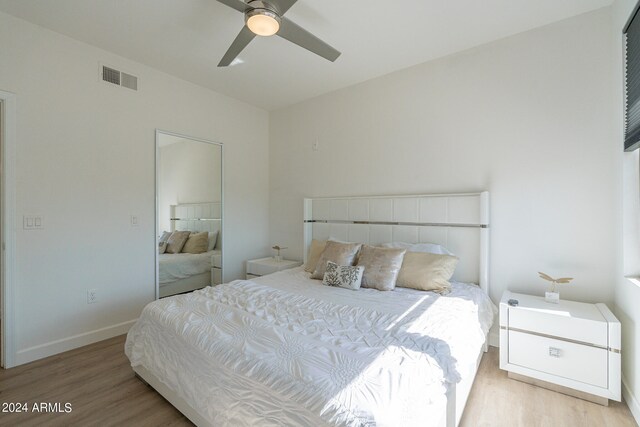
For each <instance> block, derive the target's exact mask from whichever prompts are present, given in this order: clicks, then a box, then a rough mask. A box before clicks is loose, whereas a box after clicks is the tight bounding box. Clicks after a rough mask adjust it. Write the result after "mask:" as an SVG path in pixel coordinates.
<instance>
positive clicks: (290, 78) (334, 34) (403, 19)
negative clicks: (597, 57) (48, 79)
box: [0, 0, 612, 110]
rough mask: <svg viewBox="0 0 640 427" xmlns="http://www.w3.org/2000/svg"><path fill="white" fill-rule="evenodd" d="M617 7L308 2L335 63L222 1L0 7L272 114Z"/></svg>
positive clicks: (55, 1) (304, 17)
mask: <svg viewBox="0 0 640 427" xmlns="http://www.w3.org/2000/svg"><path fill="white" fill-rule="evenodd" d="M611 2H612V0H483V1H478V0H403V1H393V0H387V1H380V0H369V1H356V0H299V1H298V3H296V4H295V5H294V6H293V7H292V8H291V9H290V10H289V12H287V14H286V16H287V17H288V18H289V19H291V20H293V21H294V22H296V23H297V24H299V25H300V26H302V27H304V28H305V29H307V30H308V31H310V32H312V33H314V34H315V35H316V36H318V37H320V38H321V39H323V40H324V41H326V42H327V43H329V44H331V45H332V46H334V47H335V48H337V49H338V50H340V51H341V52H342V56H340V58H338V60H337V61H336V62H335V63H331V62H329V61H327V60H325V59H322V58H320V57H318V56H315V55H314V54H312V53H310V52H307V51H306V50H303V49H302V48H300V47H298V46H296V45H294V44H291V43H289V42H287V41H285V40H284V39H281V38H279V37H268V38H261V37H256V39H254V40H253V41H252V42H251V44H249V46H248V47H247V48H246V49H245V50H244V51H243V52H242V53H241V54H240V59H241V60H242V61H244V62H243V63H241V64H238V65H234V66H231V67H228V68H217V64H218V61H219V60H220V58H222V55H223V54H224V53H225V51H226V50H227V48H228V47H229V45H230V44H231V42H232V41H233V39H234V38H235V37H236V35H237V33H238V32H239V31H240V29H241V27H242V25H243V16H242V14H241V13H239V12H236V11H235V10H233V9H230V8H229V7H227V6H224V5H222V4H220V3H218V2H217V1H215V0H0V11H4V12H6V13H9V14H11V15H14V16H17V17H19V18H23V19H25V20H27V21H31V22H34V23H36V24H38V25H41V26H43V27H46V28H50V29H52V30H54V31H57V32H59V33H62V34H65V35H67V36H70V37H73V38H75V39H78V40H81V41H84V42H86V43H89V44H92V45H95V46H98V47H100V48H103V49H105V50H109V51H112V52H114V53H117V54H119V55H122V56H124V57H127V58H130V59H133V60H135V61H138V62H141V63H143V64H146V65H149V66H152V67H154V68H158V69H160V70H163V71H165V72H167V73H170V74H173V75H175V76H178V77H181V78H183V79H185V80H188V81H191V82H193V83H196V84H199V85H201V86H205V87H208V88H211V89H213V90H215V91H217V92H220V93H223V94H226V95H228V96H231V97H233V98H236V99H239V100H242V101H245V102H248V103H250V104H253V105H255V106H258V107H261V108H265V109H268V110H272V109H277V108H280V107H283V106H287V105H291V104H294V103H297V102H300V101H302V100H305V99H308V98H311V97H314V96H317V95H321V94H324V93H327V92H330V91H333V90H336V89H339V88H342V87H346V86H350V85H353V84H356V83H359V82H362V81H365V80H369V79H371V78H373V77H377V76H380V75H383V74H387V73H390V72H392V71H396V70H399V69H403V68H406V67H409V66H412V65H416V64H420V63H422V62H425V61H428V60H430V59H434V58H437V57H441V56H444V55H448V54H451V53H454V52H458V51H461V50H464V49H468V48H470V47H473V46H477V45H480V44H483V43H487V42H490V41H492V40H496V39H499V38H503V37H506V36H509V35H512V34H515V33H519V32H522V31H526V30H529V29H532V28H535V27H539V26H541V25H545V24H548V23H551V22H554V21H558V20H561V19H564V18H568V17H570V16H574V15H578V14H580V13H584V12H587V11H590V10H594V9H597V8H600V7H603V6H607V5H609V4H611Z"/></svg>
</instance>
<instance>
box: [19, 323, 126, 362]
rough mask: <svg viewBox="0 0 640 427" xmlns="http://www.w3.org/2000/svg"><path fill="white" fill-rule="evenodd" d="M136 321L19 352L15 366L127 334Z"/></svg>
mask: <svg viewBox="0 0 640 427" xmlns="http://www.w3.org/2000/svg"><path fill="white" fill-rule="evenodd" d="M136 320H138V319H134V320H129V321H127V322H122V323H118V324H116V325H111V326H107V327H105V328H100V329H95V330H93V331H89V332H84V333H82V334H78V335H73V336H70V337H67V338H62V339H59V340H55V341H51V342H48V343H44V344H40V345H36V346H34V347H29V348H25V349H24V350H19V351H18V352H17V353H16V356H15V359H14V361H15V365H14V366H18V365H23V364H25V363H29V362H33V361H34V360H38V359H43V358H45V357H48V356H53V355H54V354H58V353H62V352H65V351H68V350H73V349H74V348H78V347H83V346H85V345H89V344H93V343H94V342H98V341H102V340H106V339H109V338H112V337H115V336H118V335H122V334H126V333H127V332H129V328H131V326H133V324H134V323H135V322H136Z"/></svg>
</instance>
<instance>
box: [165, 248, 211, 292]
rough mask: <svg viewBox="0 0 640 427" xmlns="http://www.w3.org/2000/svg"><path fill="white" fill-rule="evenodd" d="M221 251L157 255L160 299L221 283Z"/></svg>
mask: <svg viewBox="0 0 640 427" xmlns="http://www.w3.org/2000/svg"><path fill="white" fill-rule="evenodd" d="M221 271H222V251H220V250H219V249H214V250H212V251H207V252H204V253H201V254H185V253H179V254H166V253H165V254H159V255H158V286H159V294H160V298H163V297H165V296H168V295H175V294H181V293H184V292H190V291H193V290H195V289H201V288H204V287H205V286H209V285H212V284H220V283H222V278H221V277H220V274H221V273H220V272H221Z"/></svg>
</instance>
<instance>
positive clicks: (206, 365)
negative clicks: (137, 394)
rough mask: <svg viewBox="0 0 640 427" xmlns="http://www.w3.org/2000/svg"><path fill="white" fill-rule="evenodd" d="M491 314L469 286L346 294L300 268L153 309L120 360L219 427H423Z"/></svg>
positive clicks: (476, 347)
mask: <svg viewBox="0 0 640 427" xmlns="http://www.w3.org/2000/svg"><path fill="white" fill-rule="evenodd" d="M494 312H495V306H493V304H492V303H491V301H490V300H489V298H488V297H487V296H486V294H484V292H482V291H481V290H480V289H479V288H477V287H476V286H472V285H465V284H457V283H455V284H453V289H452V292H451V293H450V294H449V295H448V296H446V297H440V296H437V295H436V294H434V293H431V292H421V291H413V290H408V289H396V291H393V292H380V291H376V290H370V289H362V290H359V291H351V290H346V289H340V288H334V287H326V286H322V284H321V282H320V281H315V280H310V279H309V275H308V274H307V273H305V272H304V271H303V270H302V269H301V268H297V269H293V270H288V271H285V272H280V273H276V274H273V275H269V276H265V277H263V278H260V279H258V280H257V281H236V282H232V283H229V284H226V285H220V286H216V287H208V288H205V289H203V290H200V291H196V292H193V293H191V294H186V295H180V296H176V297H172V298H165V299H162V300H159V301H155V302H153V303H151V304H149V305H148V306H147V307H146V308H145V309H144V311H143V313H142V315H141V316H140V319H139V320H138V322H137V323H136V324H135V325H134V326H133V327H132V328H131V330H130V332H129V335H128V337H127V342H126V346H125V352H126V354H127V356H128V357H129V359H130V360H131V364H132V366H134V367H135V366H138V365H142V366H144V367H145V368H146V369H148V370H149V371H151V372H152V373H153V374H154V375H155V376H156V377H158V378H160V379H161V381H162V382H163V383H165V385H167V386H168V387H169V388H170V389H172V390H173V391H174V392H176V393H177V394H178V395H179V396H180V397H182V398H183V399H185V400H186V401H187V402H189V403H190V405H191V406H192V407H193V408H194V409H195V410H196V411H197V412H198V413H199V414H200V415H201V416H202V417H204V418H205V419H206V420H208V421H209V422H210V423H211V424H212V425H215V426H226V425H234V426H235V425H260V426H270V425H273V426H276V425H278V426H282V425H299V426H321V425H332V426H333V425H335V426H373V425H377V426H399V425H402V426H413V425H415V426H418V425H419V426H425V425H431V424H434V423H436V422H439V421H440V420H439V418H440V416H441V414H440V412H437V411H436V408H439V410H441V408H442V405H443V404H444V403H443V402H444V399H445V397H444V393H445V392H446V387H447V383H455V382H457V381H459V379H460V372H459V370H462V369H467V368H468V366H469V365H470V364H473V363H474V362H475V360H476V358H477V356H478V354H479V351H480V349H481V347H482V344H483V343H484V339H485V334H486V332H487V331H488V330H489V328H490V326H491V323H492V321H493V316H494Z"/></svg>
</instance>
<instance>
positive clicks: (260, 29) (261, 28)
mask: <svg viewBox="0 0 640 427" xmlns="http://www.w3.org/2000/svg"><path fill="white" fill-rule="evenodd" d="M245 23H246V24H247V27H249V29H250V30H251V32H252V33H254V34H255V35H258V36H272V35H274V34H276V33H277V32H278V30H279V29H280V17H279V16H278V15H277V14H276V13H275V12H273V11H271V10H268V9H253V10H251V11H249V12H247V13H246V16H245Z"/></svg>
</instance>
